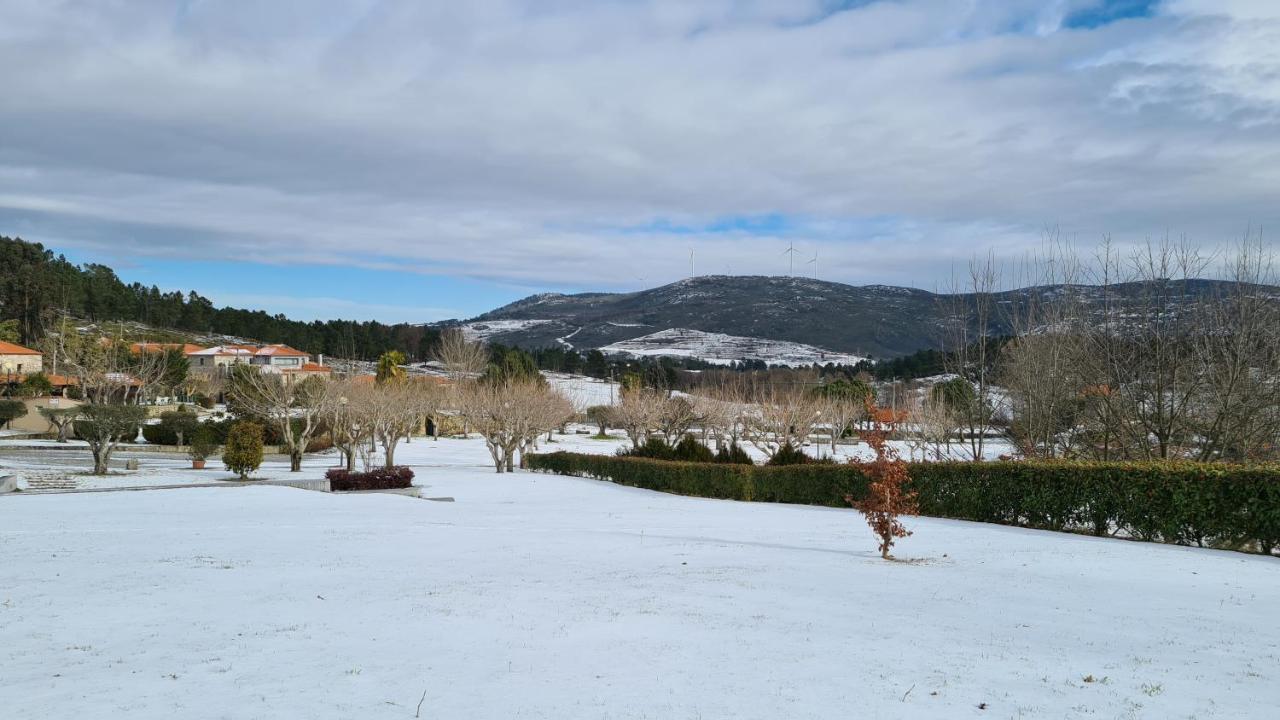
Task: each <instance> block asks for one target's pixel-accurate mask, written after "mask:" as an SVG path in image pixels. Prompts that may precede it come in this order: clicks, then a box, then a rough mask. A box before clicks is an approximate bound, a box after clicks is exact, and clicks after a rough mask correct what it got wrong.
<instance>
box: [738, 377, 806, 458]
mask: <svg viewBox="0 0 1280 720" xmlns="http://www.w3.org/2000/svg"><path fill="white" fill-rule="evenodd" d="M823 405H824V403H823V401H822V400H821V399H820V398H818V397H816V396H814V395H813V394H812V393H810V392H806V391H805V390H804V389H802V388H798V387H779V386H776V385H771V386H769V387H767V388H764V389H763V390H762V391H761V392H759V393H758V395H757V397H756V405H755V407H754V408H753V413H752V415H751V416H750V417H749V418H748V420H747V440H748V441H749V442H750V443H751V444H752V445H754V446H755V447H756V449H758V450H760V451H761V452H763V453H764V454H766V455H768V456H769V457H773V456H774V455H775V454H777V452H778V451H779V450H780V449H782V448H783V447H784V446H786V445H790V446H791V447H794V448H800V447H802V446H803V445H804V443H805V442H806V441H807V440H808V439H809V436H810V435H811V434H812V433H813V430H814V427H815V426H817V425H818V424H820V423H821V422H822V420H823V416H822V410H823Z"/></svg>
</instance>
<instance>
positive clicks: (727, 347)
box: [600, 328, 866, 367]
mask: <svg viewBox="0 0 1280 720" xmlns="http://www.w3.org/2000/svg"><path fill="white" fill-rule="evenodd" d="M600 350H601V351H602V352H604V353H613V354H621V355H631V356H637V357H646V356H647V357H686V358H698V359H699V360H704V361H706V362H709V363H716V364H721V365H728V364H730V363H733V362H736V361H742V360H763V361H765V362H767V363H769V364H770V365H787V366H791V367H804V366H808V365H813V364H814V363H817V364H819V365H826V364H827V363H836V364H837V365H856V364H858V363H859V362H860V361H862V360H865V359H866V358H865V357H862V356H859V355H851V354H848V353H840V352H835V351H833V350H825V349H823V348H819V347H814V346H813V345H805V344H803V343H794V342H786V341H784V340H766V339H763V338H753V337H740V336H737V335H725V334H722V333H708V332H701V331H699V330H688V329H685V328H671V329H667V330H660V331H658V332H655V333H650V334H648V335H644V336H642V337H638V338H634V339H632V340H623V341H621V342H616V343H613V344H612V345H606V346H604V347H602V348H600Z"/></svg>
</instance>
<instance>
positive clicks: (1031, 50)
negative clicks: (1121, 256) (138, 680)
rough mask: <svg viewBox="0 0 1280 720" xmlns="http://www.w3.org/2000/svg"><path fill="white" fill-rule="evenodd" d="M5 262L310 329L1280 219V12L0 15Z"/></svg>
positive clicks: (329, 9)
mask: <svg viewBox="0 0 1280 720" xmlns="http://www.w3.org/2000/svg"><path fill="white" fill-rule="evenodd" d="M0 67H3V68H4V70H3V71H0V234H3V235H10V236H12V235H19V236H22V237H24V238H26V239H29V240H36V241H40V242H43V243H45V244H46V245H50V246H52V247H54V248H56V249H57V250H59V251H62V252H65V253H66V254H67V255H68V257H70V258H72V259H74V260H77V261H99V262H106V263H108V264H111V265H113V266H115V267H116V268H117V270H118V271H119V272H120V274H121V276H122V277H124V278H125V279H126V280H129V281H132V280H138V281H141V282H145V283H148V284H150V283H155V284H158V285H160V286H161V287H162V288H166V289H186V288H194V289H196V290H199V291H201V292H203V293H204V294H206V295H209V296H210V297H212V298H213V299H214V300H215V301H217V302H219V303H225V304H235V305H240V306H249V307H263V308H266V309H268V310H272V311H279V312H285V313H288V314H290V315H293V316H296V317H299V318H303V319H307V318H313V317H357V318H377V319H382V320H386V321H400V320H408V321H421V320H432V319H440V318H443V317H451V316H467V315H472V314H475V313H478V312H481V311H483V310H486V309H489V308H490V307H492V306H494V305H496V304H499V303H501V302H505V301H507V300H511V299H515V298H517V297H520V296H523V295H525V294H528V293H529V292H533V291H544V290H559V291H579V290H631V289H636V288H638V287H641V286H652V285H657V284H661V283H665V282H670V281H673V280H676V279H678V278H680V277H682V276H685V275H688V273H689V255H690V250H691V249H692V250H693V251H694V252H695V253H696V262H697V272H699V273H732V274H756V273H760V274H782V273H785V272H787V270H788V265H787V262H788V261H787V258H786V256H784V255H782V254H781V253H782V251H783V250H784V249H785V248H787V247H788V246H789V245H790V244H791V243H794V245H795V247H796V248H797V249H798V251H799V254H798V259H797V261H796V272H797V274H799V273H801V272H804V273H812V271H813V268H814V265H812V264H809V263H807V262H805V261H806V260H808V259H809V258H812V257H813V256H814V255H815V254H816V255H817V257H818V263H817V268H818V272H819V275H820V276H821V277H822V278H824V279H830V280H838V281H842V282H849V283H853V284H867V283H888V284H903V285H913V286H917V287H925V288H928V289H933V288H936V287H939V286H940V284H941V283H943V282H945V278H946V277H948V276H949V275H950V274H951V272H952V268H953V267H955V266H956V265H957V264H960V265H963V264H964V263H966V262H967V260H968V259H969V258H970V257H972V256H973V255H974V254H975V253H982V252H988V251H990V252H994V253H995V254H996V255H997V256H999V257H1001V258H1007V259H1017V258H1020V257H1023V256H1025V254H1026V253H1028V252H1034V251H1035V250H1037V249H1038V248H1040V247H1042V243H1043V237H1044V234H1045V232H1046V228H1056V229H1057V230H1058V231H1059V232H1060V233H1061V235H1062V236H1063V237H1066V238H1069V239H1072V240H1074V241H1077V242H1079V243H1081V244H1082V245H1086V246H1092V245H1094V244H1096V243H1097V242H1098V240H1099V239H1100V238H1101V237H1102V236H1103V235H1106V234H1109V235H1110V236H1112V237H1113V238H1114V239H1115V240H1116V241H1117V242H1119V243H1135V242H1142V241H1144V240H1146V239H1148V238H1159V237H1163V236H1165V235H1168V234H1171V235H1176V236H1186V237H1187V238H1189V239H1190V240H1191V241H1192V242H1194V243H1197V244H1201V245H1203V246H1205V247H1212V246H1218V245H1221V244H1223V243H1227V242H1230V241H1232V240H1235V239H1238V238H1239V237H1241V236H1242V235H1243V234H1244V233H1245V232H1246V230H1247V229H1249V228H1251V227H1252V228H1255V229H1256V228H1258V227H1262V228H1263V230H1264V232H1265V230H1266V228H1268V227H1275V225H1276V224H1277V223H1276V221H1277V220H1280V2H1277V1H1276V0H1163V1H1159V0H1107V1H1104V0H1057V1H1054V0H884V1H881V2H835V1H833V0H705V1H703V2H698V1H695V0H468V1H467V2H427V1H423V0H350V1H347V2H338V1H336V0H292V1H290V0H273V1H272V2H261V1H260V0H187V1H186V2H174V1H171V2H162V1H161V0H66V1H59V0H0Z"/></svg>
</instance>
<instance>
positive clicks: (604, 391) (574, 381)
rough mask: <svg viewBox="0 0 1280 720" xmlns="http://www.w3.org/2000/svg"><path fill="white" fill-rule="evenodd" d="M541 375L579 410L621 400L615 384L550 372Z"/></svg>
mask: <svg viewBox="0 0 1280 720" xmlns="http://www.w3.org/2000/svg"><path fill="white" fill-rule="evenodd" d="M542 374H543V376H545V377H546V378H547V382H549V383H551V386H552V387H554V388H555V389H557V390H559V391H560V392H561V393H562V394H564V396H565V397H567V398H569V400H571V401H572V402H573V406H574V407H576V408H578V409H579V410H585V409H587V408H589V407H591V406H592V405H613V404H615V403H617V402H619V401H620V400H621V398H622V391H621V390H620V389H619V385H618V383H616V382H610V381H608V380H598V379H596V378H592V377H586V376H584V375H566V374H564V373H552V372H544V373H542Z"/></svg>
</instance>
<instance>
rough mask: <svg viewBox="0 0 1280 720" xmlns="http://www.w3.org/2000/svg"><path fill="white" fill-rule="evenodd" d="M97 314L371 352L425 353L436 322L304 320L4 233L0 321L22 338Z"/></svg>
mask: <svg viewBox="0 0 1280 720" xmlns="http://www.w3.org/2000/svg"><path fill="white" fill-rule="evenodd" d="M64 313H65V314H66V315H69V316H70V317H73V318H82V319H85V320H89V321H93V322H111V321H136V322H140V323H145V324H147V325H150V326H152V327H156V328H165V329H173V330H181V331H187V332H193V333H202V334H210V335H230V336H235V337H243V338H252V339H254V340H259V341H262V342H271V343H285V344H287V345H290V346H292V347H296V348H298V349H300V350H305V351H307V352H310V353H313V354H316V353H325V354H329V355H334V356H339V357H347V358H355V359H363V360H373V359H376V358H377V357H378V355H380V354H381V353H383V352H386V351H387V350H399V351H401V352H403V353H404V354H405V356H406V357H408V358H409V359H412V360H423V359H426V358H427V356H428V355H429V354H430V352H431V349H432V348H433V347H434V343H435V342H437V340H438V338H439V331H438V330H437V329H433V328H429V327H423V326H419V325H410V324H403V323H402V324H396V325H386V324H383V323H379V322H376V321H363V322H357V321H353V320H326V321H313V322H300V321H297V320H290V319H289V318H287V317H285V316H284V315H272V314H269V313H266V312H264V311H262V310H244V309H241V308H232V307H223V308H219V307H214V305H213V303H212V302H211V301H210V300H209V299H208V298H206V297H202V296H201V295H199V294H198V293H196V292H194V291H191V292H187V293H182V292H164V291H161V290H160V289H159V288H157V287H155V286H151V287H147V286H144V285H141V284H139V283H129V284H126V283H125V282H123V281H122V280H120V278H119V277H117V276H116V273H115V271H114V270H112V269H111V268H109V267H107V266H105V265H98V264H93V263H87V264H85V265H76V264H75V263H72V262H70V261H68V260H67V259H66V258H65V257H63V256H62V255H58V254H55V253H54V252H53V251H52V250H49V249H47V248H45V247H44V246H43V245H41V244H40V243H31V242H26V241H24V240H22V239H20V238H9V237H5V236H0V322H3V323H5V324H6V326H7V327H8V328H10V331H11V332H12V333H13V334H14V335H16V340H17V341H18V342H21V343H27V344H34V343H35V342H37V341H38V340H39V339H40V338H41V336H42V335H43V333H44V330H45V328H46V327H48V326H49V325H50V324H51V323H52V322H53V321H55V320H56V319H57V318H58V317H61V316H62V315H63V314H64Z"/></svg>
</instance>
